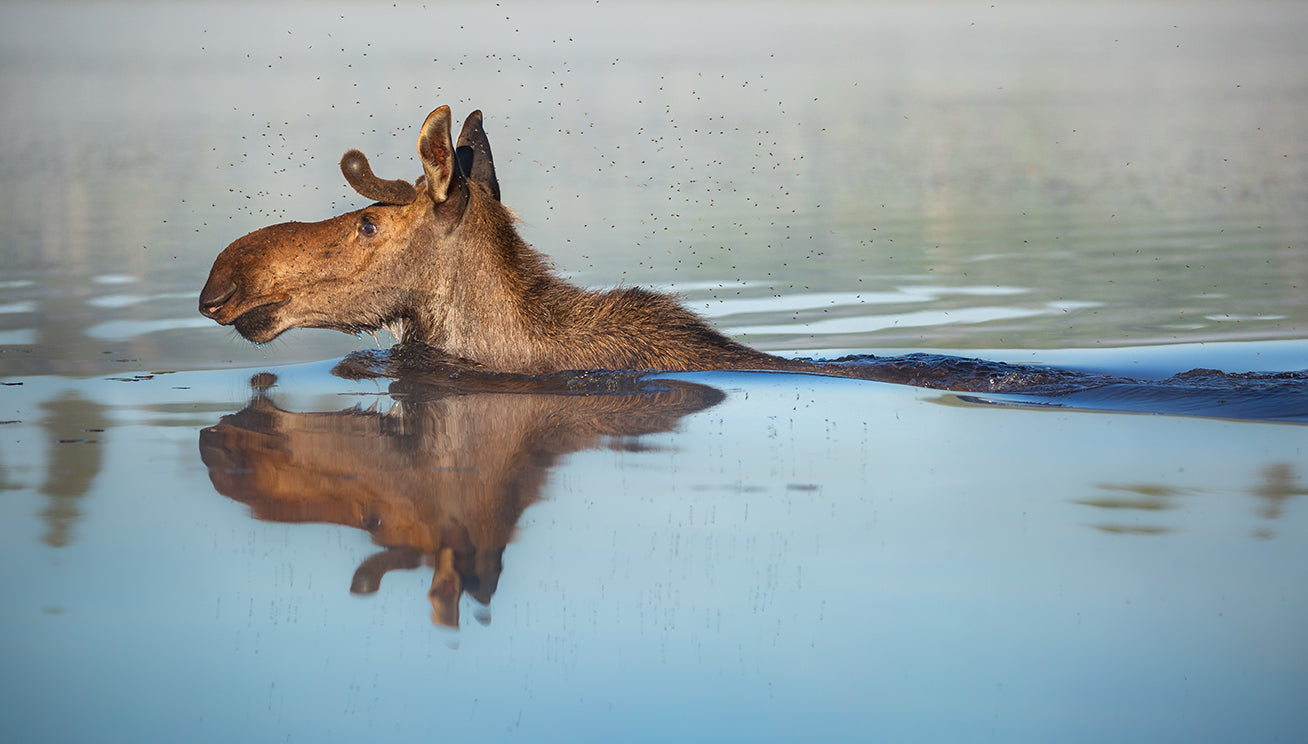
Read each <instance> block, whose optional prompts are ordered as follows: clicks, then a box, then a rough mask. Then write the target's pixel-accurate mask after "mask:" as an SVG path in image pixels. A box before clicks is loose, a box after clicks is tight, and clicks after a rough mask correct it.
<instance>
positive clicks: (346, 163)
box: [200, 106, 838, 374]
mask: <svg viewBox="0 0 1308 744" xmlns="http://www.w3.org/2000/svg"><path fill="white" fill-rule="evenodd" d="M450 131H451V130H450V109H449V107H448V106H442V107H440V108H438V109H436V110H435V111H433V112H431V114H430V115H428V117H427V120H426V121H425V122H424V123H423V125H422V131H421V133H420V134H419V135H418V155H419V157H420V159H421V161H422V169H423V175H422V177H421V178H419V179H418V181H417V183H416V184H409V183H408V182H407V181H403V180H394V181H386V180H382V179H380V178H378V177H377V176H375V175H373V172H372V169H371V168H370V167H369V165H368V160H367V158H366V157H365V156H364V154H363V153H361V152H359V151H358V150H350V151H349V152H347V153H345V156H344V157H343V158H342V159H341V170H342V171H343V172H344V173H345V178H346V180H347V181H348V182H349V183H350V185H351V186H352V187H353V188H354V189H355V190H356V191H358V192H359V193H360V194H362V195H363V196H365V197H367V198H369V199H373V200H374V201H375V202H376V203H375V204H372V205H370V206H367V207H364V208H363V209H358V210H355V211H353V212H349V213H347V214H343V215H340V216H338V217H333V218H331V219H328V220H324V221H322V222H312V223H300V222H288V223H285V224H281V225H273V226H271V227H266V228H263V229H262V230H256V231H255V232H252V233H250V234H249V235H246V236H245V237H243V238H241V239H239V240H237V241H236V242H234V243H232V244H231V245H230V246H228V247H227V249H226V250H224V251H223V252H222V254H221V255H219V256H218V258H217V260H216V261H215V262H214V265H213V269H212V270H211V271H210V273H209V281H208V282H207V283H206V284H205V285H204V289H203V291H201V293H200V312H201V313H203V314H204V315H206V316H208V317H210V318H213V319H214V320H216V321H218V322H219V323H222V324H223V325H231V326H234V327H235V328H236V330H237V332H239V333H240V334H241V335H242V336H244V337H245V338H246V339H248V340H250V341H253V342H255V343H264V342H267V341H270V340H272V339H273V338H276V337H277V336H278V335H279V334H281V333H283V332H284V331H286V330H289V329H291V328H300V327H308V328H332V329H336V330H339V331H344V332H346V333H351V334H358V333H360V332H370V331H376V330H378V329H381V328H385V329H387V330H389V331H390V332H391V333H392V334H393V335H394V336H395V337H396V338H398V339H399V340H400V342H401V346H405V345H414V344H420V345H423V346H426V347H435V348H438V349H440V350H442V351H443V352H444V353H445V354H448V355H450V356H452V357H456V358H461V359H466V360H470V361H472V362H475V363H477V364H478V365H481V366H482V367H484V368H486V369H489V370H496V371H501V372H517V373H526V374H538V373H543V372H552V371H559V370H580V369H635V370H647V369H658V370H702V369H786V370H812V369H813V368H812V365H809V364H805V363H803V362H796V361H791V360H788V359H782V358H780V357H774V356H771V355H769V354H764V353H762V352H759V351H755V350H754V349H751V348H749V347H747V346H743V345H741V344H738V343H736V342H734V341H732V340H730V339H728V338H727V337H725V336H723V335H722V334H720V333H718V332H717V331H714V330H713V329H712V328H710V327H709V326H708V324H707V323H706V322H705V321H704V320H703V319H702V318H700V317H699V316H697V315H695V314H694V313H691V312H690V311H688V310H686V309H685V308H683V307H682V306H681V305H680V304H679V303H678V302H677V301H676V300H674V299H673V298H672V297H669V296H668V295H664V294H660V293H657V292H652V291H649V290H645V289H637V288H626V289H616V290H612V291H607V292H597V291H588V290H584V289H581V288H579V287H576V286H573V285H571V284H568V283H567V282H565V281H564V280H562V279H560V278H559V277H557V276H555V275H554V274H553V273H551V271H550V269H549V267H548V266H547V264H546V261H545V259H544V257H543V256H542V255H541V254H540V253H538V252H536V251H535V250H533V249H532V248H531V247H530V246H528V245H527V244H526V242H524V241H523V239H522V238H521V237H520V236H519V235H518V232H517V230H516V229H515V228H514V217H513V214H512V213H511V212H510V211H509V210H508V209H507V208H506V207H504V206H503V205H502V204H501V203H500V190H499V183H498V181H497V180H496V177H495V166H494V163H493V161H492V159H491V150H490V144H489V142H488V141H487V139H486V133H485V131H484V129H483V128H482V116H481V112H480V111H474V112H473V113H472V115H470V116H469V117H468V119H467V121H465V122H464V124H463V130H462V132H461V133H460V134H459V140H458V148H457V149H456V148H455V147H454V145H453V141H452V139H451V134H450ZM814 371H816V370H814ZM822 371H825V372H828V373H830V372H831V370H822ZM837 374H838V373H837Z"/></svg>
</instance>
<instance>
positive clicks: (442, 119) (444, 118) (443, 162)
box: [418, 106, 461, 204]
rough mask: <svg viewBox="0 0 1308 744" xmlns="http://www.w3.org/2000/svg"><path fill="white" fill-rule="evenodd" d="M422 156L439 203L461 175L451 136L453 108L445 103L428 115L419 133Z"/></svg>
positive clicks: (431, 192)
mask: <svg viewBox="0 0 1308 744" xmlns="http://www.w3.org/2000/svg"><path fill="white" fill-rule="evenodd" d="M418 157H419V159H421V160H422V170H423V173H425V174H426V175H427V191H428V193H430V194H431V200H432V201H434V202H436V203H437V204H442V203H444V202H445V200H446V199H447V198H449V195H450V185H451V184H452V183H453V182H454V180H455V179H456V178H459V177H460V175H461V174H459V172H458V165H457V163H456V162H455V159H454V142H453V140H451V139H450V107H449V106H441V107H440V108H438V109H436V110H435V111H433V112H431V113H430V114H428V115H427V120H426V121H424V122H423V123H422V132H421V133H420V134H419V135H418Z"/></svg>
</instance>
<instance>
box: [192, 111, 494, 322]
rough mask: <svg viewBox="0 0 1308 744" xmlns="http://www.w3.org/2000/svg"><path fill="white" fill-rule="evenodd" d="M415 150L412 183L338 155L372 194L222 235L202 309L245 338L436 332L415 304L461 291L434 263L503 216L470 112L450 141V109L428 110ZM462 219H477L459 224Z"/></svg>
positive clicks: (478, 124) (451, 257)
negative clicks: (303, 217)
mask: <svg viewBox="0 0 1308 744" xmlns="http://www.w3.org/2000/svg"><path fill="white" fill-rule="evenodd" d="M418 154H419V156H420V158H421V161H422V168H423V175H422V177H421V178H419V180H418V182H417V185H412V184H409V183H408V182H406V181H403V180H394V181H385V180H382V179H380V178H378V177H377V176H375V175H374V174H373V172H372V169H371V168H370V167H369V165H368V159H367V157H365V156H364V154H363V153H362V152H359V151H358V150H350V151H349V152H347V153H345V156H344V157H343V158H342V159H341V170H342V171H343V172H344V173H345V178H346V180H347V181H348V182H349V183H350V185H351V186H352V187H354V189H355V190H356V191H358V192H359V193H360V194H362V195H363V196H365V197H368V198H369V199H373V200H375V202H376V203H374V204H372V205H370V206H367V207H364V208H363V209H357V210H355V211H353V212H349V213H347V214H343V215H340V216H338V217H333V218H332V219H328V220H324V221H322V222H314V223H299V222H290V223H285V224H281V225H273V226H271V227H267V228H264V229H262V230H256V231H255V232H253V233H250V234H249V235H246V236H245V237H243V238H241V239H239V240H237V241H236V242H235V243H232V244H231V245H230V246H228V247H227V249H226V250H224V251H223V252H222V254H221V255H219V256H218V259H217V260H216V261H215V262H214V266H213V269H212V271H211V272H210V274H209V281H208V282H207V283H206V284H205V285H204V289H203V290H202V291H201V292H200V312H201V313H203V314H204V315H206V316H208V317H210V318H213V319H214V320H216V321H218V322H219V323H222V324H224V325H232V326H234V327H235V328H236V330H237V332H239V333H240V334H241V335H242V336H244V337H245V338H246V339H248V340H250V341H253V342H255V343H264V342H267V341H270V340H272V339H273V338H276V337H277V336H278V335H280V334H281V333H283V332H284V331H286V330H288V329H290V328H296V327H309V328H332V329H336V330H340V331H344V332H346V333H359V332H363V331H373V330H376V329H379V328H390V329H392V330H393V331H394V332H395V333H396V336H397V337H399V336H402V335H408V334H409V333H423V334H425V335H428V336H432V335H435V337H437V338H439V337H440V334H441V331H440V330H438V329H440V328H441V327H442V324H441V319H440V318H437V317H431V316H429V315H426V314H423V313H422V311H423V310H424V309H439V308H440V307H443V306H448V305H449V304H450V303H451V302H456V301H457V298H458V295H459V292H460V290H459V287H457V286H455V285H454V284H453V283H452V281H451V279H452V278H453V277H452V274H453V273H452V272H436V271H433V270H432V267H433V266H434V265H437V264H439V263H455V262H458V261H459V260H460V259H465V258H466V257H465V256H460V255H458V253H459V252H460V251H461V249H465V248H466V247H467V242H468V241H467V240H466V239H463V238H464V236H465V235H466V234H467V233H469V232H472V233H474V234H484V233H485V231H486V230H487V229H488V226H487V225H486V223H487V222H490V223H492V224H494V225H495V226H496V227H498V228H499V229H501V230H502V229H504V228H505V227H507V226H508V222H509V218H508V216H507V213H506V211H505V210H503V209H501V208H497V207H498V200H499V185H498V183H497V182H496V179H495V168H494V165H493V163H492V161H491V152H490V146H489V143H488V142H487V141H486V135H485V132H484V131H483V129H482V117H481V112H480V111H475V112H473V113H472V115H471V116H469V117H468V119H467V121H466V122H465V123H464V126H463V131H462V133H461V134H460V135H459V146H458V148H457V150H456V149H455V147H454V146H453V144H452V141H451V137H450V109H449V107H447V106H442V107H441V108H438V109H436V110H435V111H433V112H432V113H431V114H430V115H429V116H428V117H427V120H426V122H425V123H424V124H423V126H422V131H421V134H420V135H419V137H418ZM469 218H471V220H472V221H474V222H476V223H478V225H477V227H475V228H469V227H465V226H464V222H465V221H467V220H469ZM509 229H510V230H511V228H509ZM419 248H421V249H422V250H419ZM433 298H439V299H440V301H438V302H431V301H430V300H431V299H433ZM406 332H407V333H406Z"/></svg>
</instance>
